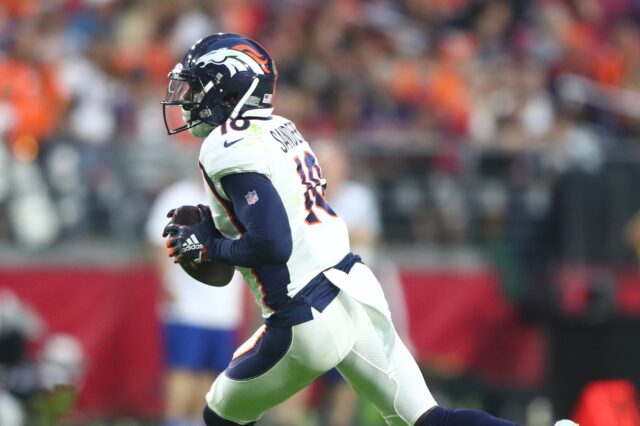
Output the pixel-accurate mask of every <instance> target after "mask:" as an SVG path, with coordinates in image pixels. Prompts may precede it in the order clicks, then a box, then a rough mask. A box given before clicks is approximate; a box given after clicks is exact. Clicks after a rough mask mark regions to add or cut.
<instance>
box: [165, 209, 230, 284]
mask: <svg viewBox="0 0 640 426" xmlns="http://www.w3.org/2000/svg"><path fill="white" fill-rule="evenodd" d="M172 221H173V223H175V224H176V225H193V224H196V223H200V222H201V221H202V213H201V212H200V210H199V209H198V208H197V207H196V206H181V207H178V208H177V209H176V210H175V211H174V212H173V216H172ZM180 266H181V267H182V269H183V270H184V271H185V272H186V273H187V274H189V275H190V276H191V278H193V279H195V280H197V281H200V282H201V283H203V284H207V285H211V286H215V287H223V286H225V285H227V284H229V282H230V281H231V278H233V273H234V271H235V269H234V267H233V266H232V265H229V264H228V263H226V262H223V261H221V260H210V261H208V262H204V263H195V262H180Z"/></svg>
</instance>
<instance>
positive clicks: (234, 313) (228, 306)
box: [146, 180, 242, 329]
mask: <svg viewBox="0 0 640 426" xmlns="http://www.w3.org/2000/svg"><path fill="white" fill-rule="evenodd" d="M206 200H207V197H206V195H205V193H204V191H203V190H202V186H201V185H199V183H198V181H197V180H182V181H180V182H176V183H174V184H172V185H170V186H168V187H167V188H166V189H164V190H163V191H162V192H161V193H160V194H159V195H158V197H157V198H156V200H155V202H154V203H153V206H152V207H151V212H150V214H149V219H148V221H147V227H146V233H147V238H148V240H149V242H151V243H153V244H154V245H157V246H162V247H164V246H165V243H164V238H162V229H163V228H164V227H165V225H166V224H167V222H168V221H169V219H168V218H167V212H168V211H169V210H171V209H173V208H175V207H177V206H181V205H183V204H191V205H196V204H206V202H207V201H206ZM166 263H167V265H166V268H164V270H163V277H162V278H163V280H164V282H165V287H166V289H167V291H168V292H169V303H168V304H166V305H165V306H164V307H163V308H164V312H163V314H164V318H165V320H166V321H169V322H172V323H179V324H191V325H197V326H201V327H212V328H219V329H233V328H236V327H237V326H238V325H239V324H240V321H241V319H242V279H241V278H240V276H239V275H238V274H236V275H235V276H234V278H233V280H232V282H231V283H230V284H229V285H227V286H225V287H222V288H220V289H212V288H211V287H208V286H206V285H205V284H202V283H199V282H198V281H196V280H194V279H193V278H191V277H190V276H189V275H188V274H186V273H185V272H184V271H183V270H182V269H181V268H176V266H175V265H174V264H173V261H172V260H171V259H170V258H167V259H166Z"/></svg>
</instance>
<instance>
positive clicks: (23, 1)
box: [0, 0, 640, 247]
mask: <svg viewBox="0 0 640 426" xmlns="http://www.w3.org/2000/svg"><path fill="white" fill-rule="evenodd" d="M639 17H640V6H639V5H638V3H637V2H635V1H633V0H615V1H614V0H579V1H578V0H511V1H509V0H492V1H485V0H402V1H385V0H369V1H366V0H332V1H315V0H282V1H276V0H224V1H222V0H221V1H215V2H211V1H204V0H202V1H200V0H154V1H151V0H48V1H40V0H4V1H3V2H1V3H0V136H1V137H2V142H3V143H2V144H0V240H3V239H4V240H6V239H9V238H11V239H14V240H17V241H19V242H21V243H23V244H24V245H26V246H33V247H39V246H46V245H47V244H50V243H51V242H52V241H55V240H57V239H59V238H60V236H61V235H63V236H64V238H67V239H69V238H74V237H86V236H87V235H100V234H102V235H110V236H122V235H134V234H135V233H136V232H138V234H139V233H140V231H139V229H141V226H140V225H141V224H142V223H143V221H144V217H145V214H144V212H145V211H146V208H147V207H148V205H149V202H150V200H151V199H152V197H153V195H155V193H157V192H158V190H159V189H160V188H162V187H163V186H165V185H166V184H167V183H168V182H170V181H172V180H174V179H175V178H176V177H177V176H179V175H180V173H181V171H180V170H177V169H178V166H177V165H176V163H175V161H173V162H172V160H175V159H176V158H182V159H183V160H184V161H183V162H181V163H180V165H182V166H184V167H192V165H193V163H192V161H193V155H194V151H193V150H185V149H183V148H184V147H186V146H189V147H193V146H195V145H197V144H195V143H194V142H193V141H191V140H190V139H189V138H190V136H189V135H186V134H183V135H181V136H179V137H175V138H174V139H172V140H171V142H170V141H169V139H168V136H167V135H166V132H165V129H164V125H163V122H162V116H161V111H160V106H159V102H160V101H161V100H162V99H163V96H164V91H165V87H166V83H167V79H166V74H167V72H168V70H170V69H171V68H172V67H173V65H174V64H175V63H176V62H177V61H178V60H179V59H180V58H181V57H182V55H183V53H184V52H185V51H186V49H188V47H189V46H190V45H191V44H192V43H193V42H194V41H195V40H197V39H198V38H200V37H202V36H204V35H207V34H210V33H214V32H218V31H225V32H237V33H241V34H245V35H248V36H250V37H253V38H255V39H257V40H259V41H260V42H261V43H262V44H263V45H264V46H265V47H266V48H267V49H268V50H269V51H270V52H271V54H272V56H273V57H274V58H275V60H276V63H277V66H278V70H279V81H278V91H277V100H276V113H278V114H281V115H284V116H287V117H289V118H291V119H292V120H293V121H294V122H295V123H296V124H297V125H298V127H299V128H301V130H302V131H303V133H305V134H306V135H309V137H310V138H316V137H331V138H337V139H339V140H341V141H343V142H344V143H347V144H350V146H356V148H358V149H359V148H361V147H363V146H364V147H366V146H371V145H376V146H378V145H380V146H383V147H386V148H389V147H394V148H396V147H397V148H398V149H403V148H406V147H407V146H410V147H411V148H412V149H415V148H416V147H423V148H424V149H426V150H432V151H429V152H433V150H435V151H436V152H439V153H442V152H444V153H445V154H447V155H453V156H460V152H461V151H462V150H464V149H467V148H468V147H471V148H474V149H476V148H477V149H479V150H481V151H490V152H496V151H497V152H499V153H507V155H520V153H523V152H524V153H530V152H542V153H543V154H544V156H545V158H546V160H545V161H546V162H547V163H549V164H550V166H549V167H550V168H551V169H552V170H556V171H557V170H563V169H564V168H566V167H567V165H568V164H571V163H572V161H574V160H575V159H576V158H577V159H578V161H582V162H585V161H586V163H587V165H593V164H598V161H599V157H600V156H601V155H602V152H604V151H606V150H608V149H610V148H612V146H611V145H614V146H613V148H616V147H617V145H621V144H626V142H624V141H626V140H629V139H633V138H634V137H636V136H637V135H638V132H639V131H640V126H639V125H638V124H639V118H640V116H639V115H638V114H639V113H638V111H640V108H637V107H636V105H639V104H640V96H639V94H638V91H637V87H638V85H640V55H639V54H638V53H637V52H638V51H639V50H638V48H639V47H640V31H639V26H638V24H637V21H638V18H639ZM185 133H186V132H185ZM612 141H614V142H612ZM620 141H622V142H620ZM185 151H186V152H187V154H185ZM440 163H444V164H439V165H438V170H439V171H444V172H445V173H444V174H445V175H446V174H449V175H451V174H452V173H453V174H455V173H458V174H460V172H459V171H453V172H452V171H451V169H452V168H453V167H452V166H451V165H450V164H448V163H447V162H446V161H445V162H442V161H441V162H440ZM458 177H459V176H458ZM457 180H459V179H457ZM457 180H456V182H454V184H455V185H457V187H455V185H454V187H455V188H458V189H459V187H460V185H459V182H457ZM430 185H434V186H433V188H432V189H431V192H432V193H433V198H434V199H436V201H437V200H438V199H443V200H445V201H444V203H445V204H446V205H445V206H444V207H443V208H444V209H445V213H446V209H452V208H453V209H454V210H455V209H456V207H455V201H451V200H455V199H456V195H455V194H456V191H452V190H451V188H450V187H451V182H450V180H449V179H446V178H445V179H442V178H440V177H437V178H436V179H435V180H433V182H431V183H430ZM455 188H454V189H455ZM394 191H395V190H394ZM500 196H502V195H500V194H498V195H496V194H495V191H494V192H491V191H490V190H489V191H488V192H487V195H486V197H484V199H483V200H482V201H481V203H485V204H486V203H488V204H490V205H491V206H492V205H493V204H491V203H494V204H495V203H496V202H498V203H499V201H496V200H499V199H500ZM391 197H395V198H400V199H402V197H403V194H402V193H400V194H398V193H397V191H395V192H394V194H392V195H391ZM496 197H497V198H496ZM395 198H394V199H395ZM405 198H406V197H405ZM447 203H448V204H447ZM452 203H453V204H452ZM409 204H411V203H409ZM491 206H490V207H488V208H492V207H491ZM383 207H384V206H383ZM458 210H459V209H458ZM453 213H454V214H452V215H447V214H445V216H450V217H453V218H454V219H455V216H456V215H455V213H456V212H453ZM388 216H389V215H388V214H387V215H386V216H385V215H384V214H383V217H388ZM391 216H393V214H391ZM452 220H453V219H452ZM415 221H416V223H417V224H416V225H415V226H414V228H415V229H413V230H412V231H411V238H413V239H416V240H420V239H421V238H422V237H421V235H422V234H425V232H424V229H425V228H429V226H431V225H424V224H421V221H423V219H421V218H417V219H416V220H415ZM123 224H125V225H123ZM448 226H453V227H454V228H455V227H456V226H458V225H456V222H455V220H453V223H449V225H448ZM421 229H422V231H421ZM136 230H138V231H136ZM427 234H428V232H427ZM427 239H428V238H427ZM463 239H464V238H463Z"/></svg>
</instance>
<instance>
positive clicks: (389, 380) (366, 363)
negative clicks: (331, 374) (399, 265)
mask: <svg viewBox="0 0 640 426" xmlns="http://www.w3.org/2000/svg"><path fill="white" fill-rule="evenodd" d="M393 339H394V342H392V344H391V345H389V336H385V335H384V334H383V333H381V332H380V330H379V329H377V328H376V327H375V326H374V325H373V324H371V325H370V326H369V327H367V328H366V329H365V331H364V333H363V334H362V335H361V336H360V338H359V339H358V341H357V342H356V344H355V345H354V346H353V349H352V351H351V353H349V355H347V357H346V358H345V359H344V360H343V361H342V362H341V363H340V364H338V370H339V371H340V373H342V375H343V376H344V377H345V379H346V380H347V382H348V383H349V384H350V385H351V386H352V387H353V389H354V390H355V391H356V393H357V394H358V395H360V396H361V397H363V398H365V399H367V400H369V401H370V402H371V403H373V404H374V405H375V406H376V408H377V409H378V410H379V411H380V413H381V414H382V417H383V418H384V420H385V422H386V423H387V424H389V425H394V426H395V425H398V426H400V425H403V426H404V425H413V424H415V422H416V421H417V420H418V418H420V416H421V415H422V414H423V413H425V412H426V411H429V410H430V409H432V408H433V407H435V406H436V402H435V400H434V399H433V396H432V395H431V393H430V392H429V389H428V388H427V385H426V384H425V382H424V379H423V378H422V373H421V372H420V369H419V368H418V366H417V364H416V362H415V361H414V359H413V357H412V356H411V354H410V353H409V351H408V350H407V348H406V347H405V346H404V344H403V343H402V342H401V341H400V339H399V338H398V337H397V334H395V333H394V336H393Z"/></svg>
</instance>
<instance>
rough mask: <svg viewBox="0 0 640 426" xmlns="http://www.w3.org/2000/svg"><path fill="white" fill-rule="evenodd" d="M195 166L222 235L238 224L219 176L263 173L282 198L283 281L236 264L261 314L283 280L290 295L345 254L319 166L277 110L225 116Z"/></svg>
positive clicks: (342, 231)
mask: <svg viewBox="0 0 640 426" xmlns="http://www.w3.org/2000/svg"><path fill="white" fill-rule="evenodd" d="M269 112H270V111H269ZM200 166H201V168H202V170H203V174H204V178H205V181H206V187H207V188H208V195H209V205H210V206H211V212H212V215H213V220H214V222H215V225H216V227H217V228H218V229H219V230H220V231H221V232H222V234H223V235H224V236H225V237H226V238H229V239H238V238H240V236H241V235H242V227H241V225H240V224H239V222H238V221H237V220H235V218H234V214H233V209H232V208H231V203H230V201H229V198H228V197H227V195H226V194H225V193H224V189H223V188H222V185H221V183H220V179H221V178H222V177H223V176H226V175H229V174H233V173H242V172H256V173H261V174H263V175H265V176H266V177H267V178H269V180H270V181H271V183H272V184H273V186H274V187H275V189H276V191H277V192H278V195H279V196H280V198H281V200H282V203H283V205H284V208H285V210H286V212H287V216H288V218H289V225H290V227H291V233H292V236H291V237H292V241H293V250H292V254H291V257H290V258H289V261H288V262H287V264H286V269H287V271H286V272H288V277H289V282H286V283H279V282H278V280H279V278H278V277H282V276H287V274H286V273H283V271H276V272H274V271H273V270H266V271H264V270H259V269H258V268H245V267H236V268H237V269H238V270H239V271H240V272H241V273H242V275H243V276H244V279H245V281H246V282H247V283H248V284H249V287H250V289H251V292H252V293H253V295H254V297H255V298H256V301H258V303H259V304H260V306H261V307H262V312H263V316H265V317H269V316H270V315H271V314H273V312H274V309H272V308H271V307H270V306H269V305H271V306H273V304H278V303H280V302H282V301H281V300H273V299H274V296H273V293H276V289H274V287H276V286H279V285H286V286H287V288H286V294H287V296H288V297H293V296H294V295H295V294H297V293H298V292H299V291H300V290H301V289H302V288H303V287H304V286H305V285H306V284H307V283H308V282H309V281H310V280H311V279H312V278H313V277H315V276H316V275H317V274H319V273H320V272H322V271H323V270H325V269H327V268H330V267H332V266H334V265H335V264H336V263H338V262H339V261H340V260H342V259H343V258H344V256H345V255H347V254H348V253H349V237H348V232H347V227H346V225H345V223H344V221H343V220H342V219H341V218H340V217H339V216H338V215H336V214H335V212H333V210H332V209H331V207H329V205H328V203H327V202H326V200H325V198H324V185H325V181H324V178H323V177H322V172H321V169H320V165H319V164H318V161H317V159H316V157H315V155H314V153H313V151H312V150H311V147H310V146H309V144H308V143H307V141H305V140H304V138H303V137H302V135H301V134H300V132H298V130H297V129H296V127H295V125H294V124H293V123H292V122H291V121H289V120H287V119H285V118H283V117H280V116H277V115H273V116H270V117H267V118H260V119H252V120H235V121H228V122H226V123H225V124H223V125H221V126H219V127H217V128H216V129H215V130H214V131H212V132H211V133H210V134H209V136H208V137H207V138H206V140H205V141H204V143H203V145H202V148H201V151H200ZM245 197H246V198H247V202H248V203H252V202H257V194H255V193H254V194H252V193H251V192H249V193H248V194H247V195H246V196H245ZM252 197H256V199H255V200H252ZM265 269H269V268H265ZM276 276H277V277H276Z"/></svg>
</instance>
